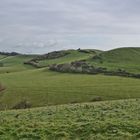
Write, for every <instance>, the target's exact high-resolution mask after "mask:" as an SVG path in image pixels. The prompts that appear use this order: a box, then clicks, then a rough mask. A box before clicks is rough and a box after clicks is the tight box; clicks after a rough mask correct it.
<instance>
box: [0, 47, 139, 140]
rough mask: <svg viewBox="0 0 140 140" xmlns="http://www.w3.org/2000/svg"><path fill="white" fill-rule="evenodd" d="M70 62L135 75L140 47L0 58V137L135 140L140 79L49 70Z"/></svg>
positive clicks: (12, 138) (5, 55)
mask: <svg viewBox="0 0 140 140" xmlns="http://www.w3.org/2000/svg"><path fill="white" fill-rule="evenodd" d="M75 61H76V62H77V64H79V62H81V63H82V64H83V63H88V64H90V65H92V66H95V67H101V68H102V67H103V68H107V69H109V70H116V69H124V70H126V71H128V72H132V73H140V65H139V62H140V48H119V49H114V50H110V51H106V52H102V51H98V50H87V49H86V50H80V49H78V50H68V51H59V52H52V53H48V54H45V55H22V54H15V55H11V54H9V53H8V54H0V110H5V111H0V124H1V125H0V139H2V140H9V139H10V140H19V139H21V140H22V139H24V140H29V139H31V140H39V139H41V140H49V139H54V140H75V139H76V140H107V139H108V140H112V139H113V140H137V139H140V131H139V130H140V121H139V120H140V115H139V114H140V111H139V110H140V105H139V104H140V99H139V98H140V79H136V78H128V77H119V76H107V75H103V74H101V73H100V74H98V75H90V74H82V73H81V74H78V73H60V72H55V71H51V70H49V65H52V64H57V65H58V64H61V65H62V64H65V63H73V62H75ZM28 62H29V63H28ZM32 63H33V65H32ZM27 64H28V65H27ZM74 64H75V63H74ZM35 65H37V66H38V67H37V68H36V67H34V66H35ZM42 67H43V68H42ZM120 99H125V100H120ZM112 100H117V101H112ZM95 102H96V103H95ZM75 103H76V104H75ZM62 104H63V105H62ZM30 107H36V108H32V109H29V108H30ZM37 107H40V108H37ZM23 108H28V109H26V110H9V109H23Z"/></svg>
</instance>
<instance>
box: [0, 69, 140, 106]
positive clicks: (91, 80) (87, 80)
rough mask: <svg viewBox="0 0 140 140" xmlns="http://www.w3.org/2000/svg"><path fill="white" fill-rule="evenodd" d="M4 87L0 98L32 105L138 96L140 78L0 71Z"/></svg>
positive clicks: (3, 102)
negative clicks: (27, 102) (25, 100)
mask: <svg viewBox="0 0 140 140" xmlns="http://www.w3.org/2000/svg"><path fill="white" fill-rule="evenodd" d="M0 79H1V82H2V84H3V85H4V86H5V87H6V90H5V91H4V92H3V93H1V97H0V102H1V103H2V104H4V105H7V107H8V108H9V107H12V106H13V105H15V104H16V103H18V102H20V101H21V100H23V99H27V100H28V101H29V102H30V103H31V104H32V105H33V106H44V105H47V104H49V105H50V104H64V103H74V102H88V101H92V100H94V98H96V97H98V96H99V97H101V98H102V100H112V99H123V98H138V97H140V94H139V93H140V86H139V85H140V80H139V79H132V78H122V77H115V76H103V75H96V76H94V75H86V74H85V75H82V74H66V73H57V72H52V71H49V70H47V68H45V69H37V70H36V69H35V70H28V71H23V72H17V73H9V74H7V73H6V74H2V75H0Z"/></svg>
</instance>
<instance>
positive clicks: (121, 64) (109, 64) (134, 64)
mask: <svg viewBox="0 0 140 140" xmlns="http://www.w3.org/2000/svg"><path fill="white" fill-rule="evenodd" d="M87 61H88V62H90V63H91V64H93V65H95V66H102V67H106V68H108V69H118V68H121V69H124V70H127V71H129V72H135V73H140V48H133V47H130V48H117V49H113V50H110V51H105V52H102V53H100V54H98V55H96V56H94V57H93V58H90V59H89V60H87Z"/></svg>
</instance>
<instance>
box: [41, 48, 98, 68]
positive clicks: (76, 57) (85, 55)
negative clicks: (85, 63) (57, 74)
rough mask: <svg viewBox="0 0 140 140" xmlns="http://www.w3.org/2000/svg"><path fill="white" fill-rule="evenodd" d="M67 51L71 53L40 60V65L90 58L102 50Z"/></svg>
mask: <svg viewBox="0 0 140 140" xmlns="http://www.w3.org/2000/svg"><path fill="white" fill-rule="evenodd" d="M67 52H69V53H70V54H68V55H66V56H64V57H60V58H56V59H45V60H42V61H39V65H40V66H48V65H51V64H62V63H70V62H72V61H78V60H83V59H88V58H91V57H92V56H94V55H95V54H98V53H100V51H95V52H92V51H91V52H90V50H89V53H83V52H79V51H77V50H68V51H67Z"/></svg>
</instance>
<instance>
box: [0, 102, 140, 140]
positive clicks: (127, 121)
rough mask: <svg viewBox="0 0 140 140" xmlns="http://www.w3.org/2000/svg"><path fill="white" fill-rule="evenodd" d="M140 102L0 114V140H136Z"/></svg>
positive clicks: (47, 108) (59, 107) (91, 104)
mask: <svg viewBox="0 0 140 140" xmlns="http://www.w3.org/2000/svg"><path fill="white" fill-rule="evenodd" d="M139 104H140V100H138V99H137V100H122V101H110V102H109V101H106V102H99V103H86V104H75V105H62V106H50V107H43V108H35V109H27V110H12V111H2V112H0V122H1V125H0V138H1V139H2V140H9V139H10V140H19V139H20V140H138V139H139V138H140V115H139V114H140V105H139Z"/></svg>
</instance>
